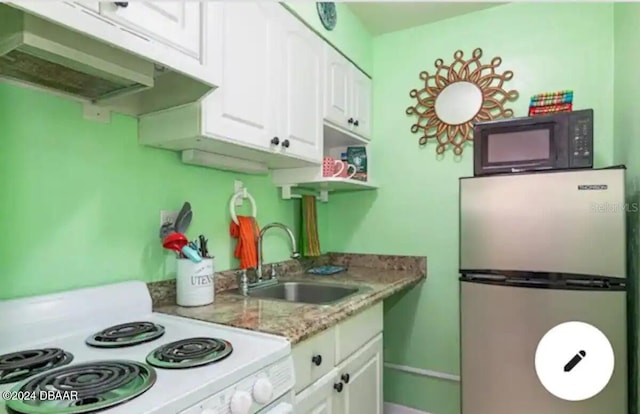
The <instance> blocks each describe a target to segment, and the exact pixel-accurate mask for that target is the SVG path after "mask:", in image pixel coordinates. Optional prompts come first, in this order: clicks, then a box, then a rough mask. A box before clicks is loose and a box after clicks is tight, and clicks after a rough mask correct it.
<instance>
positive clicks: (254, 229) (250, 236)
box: [229, 216, 260, 269]
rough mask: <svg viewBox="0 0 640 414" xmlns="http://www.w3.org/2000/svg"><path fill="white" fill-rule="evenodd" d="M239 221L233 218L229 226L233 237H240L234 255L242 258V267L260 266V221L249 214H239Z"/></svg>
mask: <svg viewBox="0 0 640 414" xmlns="http://www.w3.org/2000/svg"><path fill="white" fill-rule="evenodd" d="M238 223H239V224H236V223H235V222H234V221H233V220H231V226H230V227H229V233H230V234H231V237H233V238H236V239H238V243H237V244H236V249H235V250H234V252H233V255H234V256H235V257H236V258H237V259H240V269H250V268H252V267H258V247H257V240H258V234H260V228H258V223H257V222H256V219H255V218H254V217H247V216H238Z"/></svg>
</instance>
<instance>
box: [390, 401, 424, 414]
mask: <svg viewBox="0 0 640 414" xmlns="http://www.w3.org/2000/svg"><path fill="white" fill-rule="evenodd" d="M384 414H429V413H427V412H425V411H420V410H416V409H415V408H409V407H405V406H404V405H398V404H392V403H384Z"/></svg>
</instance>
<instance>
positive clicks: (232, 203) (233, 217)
mask: <svg viewBox="0 0 640 414" xmlns="http://www.w3.org/2000/svg"><path fill="white" fill-rule="evenodd" d="M238 197H242V198H246V199H249V201H250V202H251V215H252V216H253V217H257V216H258V207H257V206H256V200H254V199H253V197H252V196H251V194H249V192H248V191H247V188H246V187H243V188H242V190H240V191H238V192H236V193H234V194H233V195H232V196H231V200H229V213H231V220H233V222H234V223H236V224H237V225H240V223H239V222H238V216H237V215H236V206H235V201H236V198H238Z"/></svg>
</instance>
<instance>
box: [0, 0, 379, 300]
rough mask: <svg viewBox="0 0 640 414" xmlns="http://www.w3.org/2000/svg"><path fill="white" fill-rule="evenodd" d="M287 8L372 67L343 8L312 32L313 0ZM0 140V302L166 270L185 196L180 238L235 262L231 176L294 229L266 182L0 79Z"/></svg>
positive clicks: (277, 238) (220, 261) (293, 217)
mask: <svg viewBox="0 0 640 414" xmlns="http://www.w3.org/2000/svg"><path fill="white" fill-rule="evenodd" d="M311 5H313V7H311ZM291 8H293V9H294V10H295V11H296V12H297V14H298V15H299V16H300V17H301V18H302V19H308V24H309V25H310V26H312V27H313V28H315V29H316V30H317V31H318V32H319V33H321V34H322V35H323V36H325V37H326V38H327V39H328V40H329V41H330V42H331V43H332V44H333V45H334V46H336V47H338V48H340V49H341V50H343V51H344V52H345V53H347V54H348V55H349V56H350V58H351V59H352V60H353V61H354V62H356V63H357V64H358V65H359V66H360V67H362V68H363V69H365V70H367V69H370V67H371V53H370V52H371V36H370V35H369V34H368V32H367V31H366V30H365V29H364V27H363V26H362V24H361V23H360V21H359V20H358V19H357V18H356V17H355V16H354V15H353V14H351V12H350V10H348V9H347V8H345V6H344V5H341V4H340V5H338V8H339V13H340V14H339V19H340V23H339V24H338V27H337V28H336V30H334V31H332V32H327V31H326V30H324V29H323V28H322V27H321V25H320V23H319V20H318V16H317V13H316V12H315V3H309V4H303V3H299V4H298V3H296V4H293V5H291ZM0 143H1V145H2V147H1V148H2V149H1V150H0V191H1V192H2V194H3V196H2V200H3V203H2V207H3V213H2V214H1V215H0V231H1V232H2V233H3V234H5V235H7V237H3V238H2V240H0V299H6V298H15V297H21V296H28V295H35V294H43V293H49V292H55V291H60V290H67V289H72V288H77V287H82V286H92V285H100V284H104V283H110V282H117V281H121V280H128V279H142V280H146V281H155V280H163V279H169V278H172V277H174V276H175V261H174V256H172V255H171V254H170V253H167V252H165V251H163V249H162V248H161V247H160V243H159V239H158V236H157V234H158V226H159V220H160V219H159V213H160V210H174V209H175V210H177V209H179V208H180V206H181V205H182V202H183V201H184V200H189V201H190V202H191V204H192V206H193V209H194V219H193V222H192V224H191V227H190V229H189V231H188V236H189V237H190V238H195V237H196V236H197V235H198V234H200V233H204V234H206V235H207V237H208V238H209V240H210V244H211V245H210V250H211V251H212V252H213V253H214V254H215V256H216V267H217V269H218V270H225V269H229V268H234V267H236V265H237V261H236V260H235V259H234V258H233V256H232V251H233V248H234V246H235V241H234V240H232V239H231V238H230V236H229V235H228V227H229V213H228V210H227V203H228V200H229V197H230V196H231V194H232V192H233V181H234V179H241V180H243V181H244V183H245V185H246V186H247V188H248V189H249V191H250V192H251V194H252V195H253V196H254V197H255V199H256V202H257V203H258V206H259V213H258V219H259V222H260V223H261V224H263V225H264V224H266V223H268V222H271V221H281V222H283V223H285V224H288V225H291V226H294V227H295V226H297V225H298V220H299V208H300V207H299V201H297V200H282V199H280V197H279V190H277V189H276V188H275V187H274V186H273V185H272V183H271V179H270V178H269V177H267V176H251V175H245V174H238V173H230V172H223V171H218V170H214V169H208V168H203V167H196V166H187V165H184V164H182V163H181V162H180V161H179V155H178V153H174V152H168V151H163V150H158V149H153V148H146V147H142V146H139V145H138V143H137V121H136V120H135V119H134V118H131V117H127V116H122V115H115V116H114V117H113V119H112V121H111V122H110V123H108V124H102V123H96V122H92V121H87V120H84V119H83V117H82V107H81V106H80V105H79V104H78V103H75V102H73V101H69V100H65V99H62V98H58V97H55V96H52V95H49V94H46V93H44V92H38V91H34V90H31V89H27V88H22V87H17V86H12V85H9V84H4V83H0ZM244 213H249V210H248V209H245V211H244ZM318 220H319V227H320V238H321V240H320V242H321V247H322V249H323V250H324V251H327V250H329V246H328V243H327V238H326V236H327V234H328V222H327V205H326V204H320V203H319V204H318ZM288 256H289V247H288V240H287V239H286V238H285V237H284V236H283V235H281V234H279V233H278V232H271V233H270V235H268V236H267V237H266V239H265V260H266V261H267V262H270V261H279V260H284V259H286V258H287V257H288Z"/></svg>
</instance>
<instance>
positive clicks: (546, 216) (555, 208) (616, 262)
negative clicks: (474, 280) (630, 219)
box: [460, 168, 626, 278]
mask: <svg viewBox="0 0 640 414" xmlns="http://www.w3.org/2000/svg"><path fill="white" fill-rule="evenodd" d="M624 202H625V194H624V169H619V168H618V169H605V170H580V171H567V172H550V173H537V174H515V175H503V176H490V177H475V178H466V179H461V180H460V269H461V271H464V270H498V271H500V270H504V271H524V272H551V273H573V274H583V275H598V276H610V277H620V278H624V277H625V276H626V269H625V266H626V242H625V231H626V223H625V206H624Z"/></svg>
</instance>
